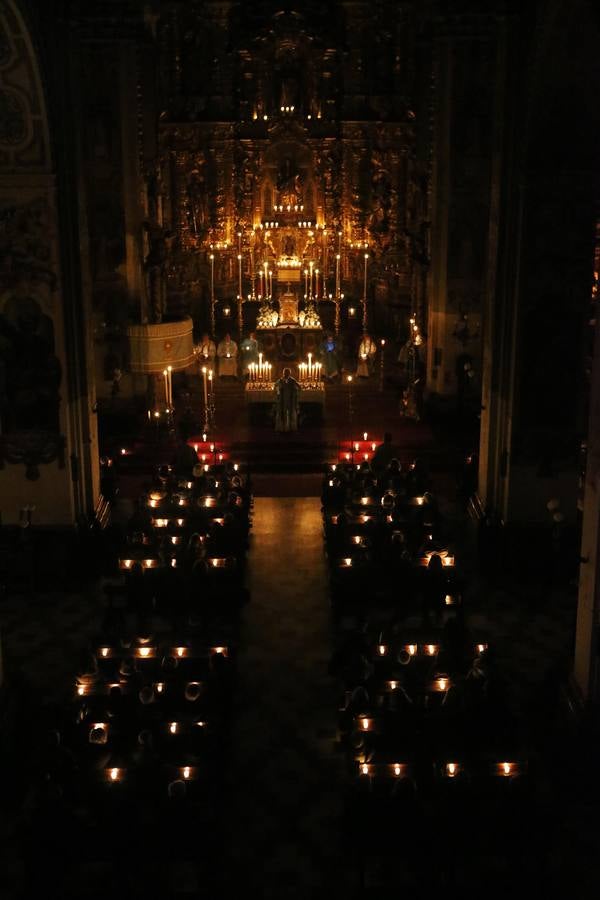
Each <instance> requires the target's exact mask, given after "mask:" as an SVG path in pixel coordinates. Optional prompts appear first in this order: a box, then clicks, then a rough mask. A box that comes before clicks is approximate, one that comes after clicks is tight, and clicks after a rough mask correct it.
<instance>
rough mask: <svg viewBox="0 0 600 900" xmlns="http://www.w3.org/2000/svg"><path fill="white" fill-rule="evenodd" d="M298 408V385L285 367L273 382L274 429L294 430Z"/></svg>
mask: <svg viewBox="0 0 600 900" xmlns="http://www.w3.org/2000/svg"><path fill="white" fill-rule="evenodd" d="M299 408H300V385H299V384H298V382H297V381H296V379H295V378H292V373H291V370H290V369H288V368H285V369H284V370H283V373H282V376H281V378H278V379H277V381H276V382H275V431H296V430H297V428H298V411H299Z"/></svg>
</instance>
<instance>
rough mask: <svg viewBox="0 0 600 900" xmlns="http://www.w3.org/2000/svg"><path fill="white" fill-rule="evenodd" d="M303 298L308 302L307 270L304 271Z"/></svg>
mask: <svg viewBox="0 0 600 900" xmlns="http://www.w3.org/2000/svg"><path fill="white" fill-rule="evenodd" d="M304 296H305V297H306V299H307V300H308V269H305V270H304Z"/></svg>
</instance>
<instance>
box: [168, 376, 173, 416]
mask: <svg viewBox="0 0 600 900" xmlns="http://www.w3.org/2000/svg"><path fill="white" fill-rule="evenodd" d="M172 373H173V367H172V366H167V379H168V381H169V409H172V408H173V375H172Z"/></svg>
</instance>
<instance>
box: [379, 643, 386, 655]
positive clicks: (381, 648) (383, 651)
mask: <svg viewBox="0 0 600 900" xmlns="http://www.w3.org/2000/svg"><path fill="white" fill-rule="evenodd" d="M377 650H378V653H379V655H380V656H385V654H386V653H387V647H386V646H385V644H380V645H379V647H378V648H377Z"/></svg>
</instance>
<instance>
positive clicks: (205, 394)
mask: <svg viewBox="0 0 600 900" xmlns="http://www.w3.org/2000/svg"><path fill="white" fill-rule="evenodd" d="M202 379H203V382H204V412H205V416H206V417H207V418H208V413H207V411H208V385H207V381H206V366H202Z"/></svg>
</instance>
